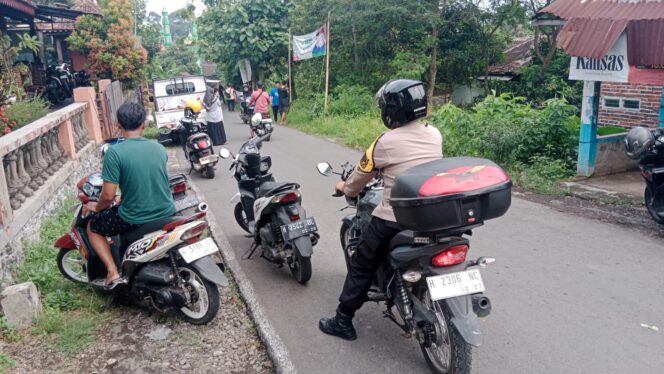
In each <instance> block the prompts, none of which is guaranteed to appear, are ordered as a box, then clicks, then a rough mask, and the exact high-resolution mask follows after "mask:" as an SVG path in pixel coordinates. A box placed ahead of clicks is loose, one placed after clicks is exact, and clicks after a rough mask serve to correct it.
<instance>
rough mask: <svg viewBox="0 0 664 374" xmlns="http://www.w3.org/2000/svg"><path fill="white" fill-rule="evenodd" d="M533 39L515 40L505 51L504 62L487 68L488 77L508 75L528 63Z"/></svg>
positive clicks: (530, 58)
mask: <svg viewBox="0 0 664 374" xmlns="http://www.w3.org/2000/svg"><path fill="white" fill-rule="evenodd" d="M534 41H535V38H534V37H529V38H521V39H516V40H515V41H514V44H512V45H511V46H510V48H508V49H507V50H506V51H505V61H504V62H502V63H500V64H496V65H491V66H489V75H508V74H512V73H514V72H515V71H516V70H518V69H519V68H521V67H523V66H524V65H527V64H528V63H530V60H532V57H533V56H532V50H533V43H534Z"/></svg>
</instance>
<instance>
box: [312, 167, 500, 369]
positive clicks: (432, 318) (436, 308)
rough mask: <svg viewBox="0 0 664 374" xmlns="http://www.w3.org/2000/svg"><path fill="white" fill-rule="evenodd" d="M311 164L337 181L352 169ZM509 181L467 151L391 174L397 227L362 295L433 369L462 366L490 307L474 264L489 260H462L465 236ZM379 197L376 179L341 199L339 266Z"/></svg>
mask: <svg viewBox="0 0 664 374" xmlns="http://www.w3.org/2000/svg"><path fill="white" fill-rule="evenodd" d="M317 168H318V171H319V172H320V173H321V174H323V175H326V176H327V175H330V174H333V173H334V174H337V175H340V176H341V179H342V180H346V178H348V176H349V175H350V173H351V172H352V171H353V169H354V167H352V166H351V165H349V164H348V163H347V164H345V165H344V166H343V168H342V169H343V171H342V172H340V173H336V172H334V170H333V169H332V167H331V166H330V164H328V163H320V164H318V167H317ZM511 185H512V184H511V182H510V180H509V178H508V177H507V174H505V172H504V171H502V169H500V168H499V167H498V166H496V165H495V164H493V163H492V162H490V161H488V160H481V159H474V158H449V159H441V160H437V161H433V162H429V163H426V164H423V165H419V166H416V167H414V168H411V169H409V170H407V171H406V172H404V173H403V174H402V175H400V176H399V177H397V179H396V181H395V185H394V187H393V189H392V195H391V199H390V204H391V205H392V206H393V209H394V212H395V215H396V219H397V223H398V224H399V225H401V226H402V227H403V228H404V231H402V232H400V233H399V234H397V235H396V236H395V237H394V238H393V239H392V241H391V242H390V254H389V256H388V257H387V258H385V259H383V261H382V263H381V265H380V267H379V269H378V271H377V273H376V275H375V277H374V279H373V285H372V287H371V289H370V291H369V292H368V294H367V300H369V301H375V302H384V303H385V305H386V307H387V309H386V311H385V312H384V316H385V317H387V318H389V319H390V320H391V321H393V322H394V323H396V324H397V325H398V326H399V327H400V328H401V329H402V330H403V331H404V333H405V336H407V337H415V339H416V340H417V343H418V344H419V345H420V348H421V350H422V354H423V355H424V358H425V360H426V362H427V364H428V366H429V368H430V369H431V371H432V372H433V373H446V374H448V373H454V374H459V373H469V372H470V367H471V354H472V352H471V349H472V348H471V347H472V346H476V347H477V346H479V345H480V344H481V343H482V334H481V332H480V329H479V320H478V317H485V316H487V315H488V314H489V313H490V312H491V302H490V300H489V298H488V297H486V296H485V295H484V293H483V292H484V291H485V288H484V282H483V281H482V277H481V274H480V270H479V269H478V267H482V268H483V267H486V266H487V265H488V264H490V263H492V262H494V261H495V259H493V258H490V257H480V258H478V259H477V260H466V255H467V253H468V250H469V241H468V239H467V238H466V237H465V236H469V235H471V230H472V229H474V228H476V227H479V226H481V225H482V224H483V221H484V220H487V219H491V218H495V217H498V216H501V215H503V214H504V213H505V212H506V211H507V209H508V208H509V206H510V201H511ZM335 196H342V195H341V194H337V195H335ZM382 200H383V183H382V180H381V179H380V178H378V179H375V180H374V181H373V182H372V183H371V184H369V185H368V186H367V187H365V188H364V190H363V191H362V193H361V194H360V196H359V198H356V199H351V198H347V201H348V204H349V206H350V207H354V208H356V212H355V214H352V215H349V216H347V217H345V218H344V219H343V222H342V225H341V230H340V239H341V247H342V249H343V252H344V257H345V259H346V265H347V267H350V264H351V263H352V262H353V260H354V255H355V251H356V248H357V245H358V243H359V238H360V237H361V235H362V232H363V231H364V230H365V229H366V227H367V225H368V224H369V222H370V221H371V217H372V212H373V210H374V209H375V208H376V206H377V205H378V204H380V202H381V201H382ZM394 309H396V314H395V312H394Z"/></svg>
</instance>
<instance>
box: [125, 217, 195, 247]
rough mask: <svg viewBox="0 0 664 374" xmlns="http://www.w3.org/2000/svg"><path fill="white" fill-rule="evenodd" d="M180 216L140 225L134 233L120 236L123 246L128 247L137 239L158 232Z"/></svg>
mask: <svg viewBox="0 0 664 374" xmlns="http://www.w3.org/2000/svg"><path fill="white" fill-rule="evenodd" d="M181 218H182V217H181V216H172V217H166V218H160V219H156V220H154V221H150V222H148V223H145V224H143V225H141V227H139V228H137V229H136V230H134V231H130V232H127V233H124V234H122V235H121V236H122V242H123V243H124V245H129V244H131V243H133V242H135V241H137V240H139V239H141V238H142V237H143V236H144V235H146V234H149V233H151V232H155V231H159V230H161V229H162V227H164V226H166V225H167V224H169V223H171V222H173V221H177V220H178V219H181Z"/></svg>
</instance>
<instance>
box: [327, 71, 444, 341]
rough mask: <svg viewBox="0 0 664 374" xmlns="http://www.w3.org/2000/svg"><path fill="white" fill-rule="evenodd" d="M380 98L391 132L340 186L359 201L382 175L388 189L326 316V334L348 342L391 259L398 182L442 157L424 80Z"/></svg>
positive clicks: (390, 85)
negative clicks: (378, 276) (394, 195)
mask: <svg viewBox="0 0 664 374" xmlns="http://www.w3.org/2000/svg"><path fill="white" fill-rule="evenodd" d="M376 100H377V102H378V106H379V107H380V113H381V118H382V120H383V123H384V124H385V126H386V127H387V128H388V129H390V130H389V131H386V132H384V133H383V134H381V135H380V136H378V138H376V140H374V141H373V143H371V145H370V146H369V148H368V149H367V150H366V152H365V154H364V156H363V157H362V159H361V160H360V163H359V164H358V165H357V167H356V169H355V170H354V171H353V173H352V174H351V175H350V176H349V177H348V179H347V180H346V182H343V181H340V182H339V183H337V186H336V189H337V191H341V192H343V193H344V194H345V195H346V196H348V197H356V196H358V195H359V194H360V192H361V191H362V189H363V188H364V187H365V186H366V185H367V184H368V183H369V182H370V181H371V180H372V179H373V178H374V177H376V176H377V175H380V176H381V177H382V178H383V183H384V186H385V189H384V192H383V201H382V202H381V203H380V205H378V206H377V207H376V209H375V210H374V212H373V217H372V219H371V223H370V224H369V225H368V226H367V228H366V229H365V230H363V232H362V236H361V238H360V240H359V243H358V246H357V250H356V252H355V255H354V256H353V257H352V260H351V264H350V267H349V269H350V270H349V272H348V274H347V275H346V281H345V282H344V286H343V290H342V292H341V296H340V297H339V306H338V308H337V311H336V315H335V316H334V317H331V318H322V319H321V320H320V322H319V324H318V327H319V328H320V330H321V331H323V332H324V333H326V334H329V335H334V336H337V337H340V338H342V339H346V340H355V339H356V338H357V334H356V332H355V328H354V327H353V322H352V320H353V317H354V315H355V312H356V311H357V310H358V309H360V307H361V306H362V304H363V303H364V302H365V301H366V298H367V292H368V291H369V288H370V287H371V282H372V279H373V276H374V273H375V272H376V270H378V265H379V264H380V262H381V260H382V259H383V258H384V256H386V255H387V251H388V246H389V242H390V240H391V239H392V238H393V237H394V236H395V235H396V234H397V233H399V232H400V231H401V230H402V228H401V227H400V226H399V225H398V224H397V222H396V219H395V217H394V212H393V211H392V207H391V206H390V202H389V199H390V192H391V190H392V186H393V185H394V179H395V178H396V177H397V175H399V174H400V173H402V172H404V171H405V170H407V169H409V168H411V167H413V166H416V165H419V164H422V163H425V162H429V161H433V160H437V159H440V158H442V156H443V154H442V150H443V146H442V136H441V135H440V132H439V131H438V129H436V128H435V127H433V126H429V125H428V124H427V123H426V122H423V121H421V120H420V119H421V118H424V117H425V116H426V115H427V97H426V93H425V91H424V85H423V84H422V82H419V81H415V80H409V79H398V80H392V81H389V82H387V83H386V84H385V85H383V87H382V88H381V89H380V90H378V93H377V94H376Z"/></svg>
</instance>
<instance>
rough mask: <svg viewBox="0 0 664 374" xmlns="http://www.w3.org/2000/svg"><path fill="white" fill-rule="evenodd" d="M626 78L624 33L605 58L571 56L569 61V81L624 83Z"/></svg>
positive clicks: (626, 65)
mask: <svg viewBox="0 0 664 374" xmlns="http://www.w3.org/2000/svg"><path fill="white" fill-rule="evenodd" d="M628 76H629V63H628V62H627V34H626V33H624V32H623V33H622V35H620V37H618V40H617V41H616V44H614V45H613V47H611V50H609V53H608V54H607V55H606V56H604V57H602V58H600V59H597V58H588V57H576V56H572V59H571V61H570V67H569V79H570V80H579V81H598V82H621V83H626V82H627V81H628Z"/></svg>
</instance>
